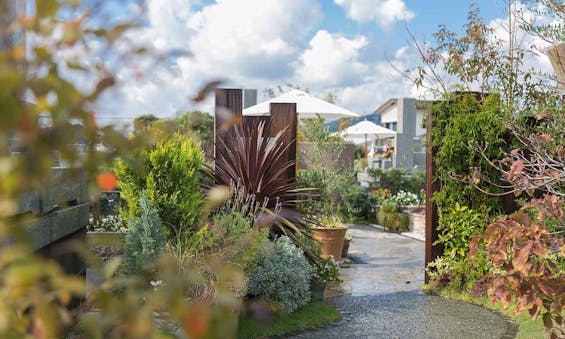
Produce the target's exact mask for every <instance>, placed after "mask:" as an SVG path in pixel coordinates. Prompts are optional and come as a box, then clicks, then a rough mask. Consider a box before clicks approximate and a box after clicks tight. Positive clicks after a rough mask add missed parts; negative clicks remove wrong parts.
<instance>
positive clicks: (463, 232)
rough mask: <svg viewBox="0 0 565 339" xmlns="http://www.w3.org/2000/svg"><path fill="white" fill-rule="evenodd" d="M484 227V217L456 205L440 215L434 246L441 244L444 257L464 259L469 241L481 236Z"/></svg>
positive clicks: (465, 207)
mask: <svg viewBox="0 0 565 339" xmlns="http://www.w3.org/2000/svg"><path fill="white" fill-rule="evenodd" d="M485 227H486V220H485V217H484V216H483V215H482V214H481V213H479V212H477V211H475V210H472V209H470V208H468V207H467V206H460V205H459V204H458V203H456V204H455V206H454V207H452V208H450V209H449V210H448V211H446V212H443V213H440V216H439V226H438V233H439V234H438V237H439V239H438V240H437V241H436V242H435V244H442V245H443V248H444V252H443V253H444V256H447V257H450V258H453V259H465V258H466V257H467V252H469V242H470V241H471V239H472V238H473V237H474V236H476V235H478V234H482V232H483V231H484V229H485Z"/></svg>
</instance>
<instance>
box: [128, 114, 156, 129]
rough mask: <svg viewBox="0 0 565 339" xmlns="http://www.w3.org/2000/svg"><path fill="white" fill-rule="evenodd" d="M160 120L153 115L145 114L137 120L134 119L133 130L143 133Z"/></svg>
mask: <svg viewBox="0 0 565 339" xmlns="http://www.w3.org/2000/svg"><path fill="white" fill-rule="evenodd" d="M157 120H159V118H157V117H156V116H154V115H153V114H145V115H141V116H138V117H137V118H135V119H133V130H134V131H136V132H137V131H141V130H143V129H145V128H147V127H149V126H150V125H151V124H152V123H154V122H155V121H157Z"/></svg>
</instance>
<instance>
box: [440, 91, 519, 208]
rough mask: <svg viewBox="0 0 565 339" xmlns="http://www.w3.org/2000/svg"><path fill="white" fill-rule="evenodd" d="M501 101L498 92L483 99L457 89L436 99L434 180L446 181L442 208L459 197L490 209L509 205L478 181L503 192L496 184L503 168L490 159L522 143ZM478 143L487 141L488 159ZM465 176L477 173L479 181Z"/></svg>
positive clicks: (485, 144) (442, 193)
mask: <svg viewBox="0 0 565 339" xmlns="http://www.w3.org/2000/svg"><path fill="white" fill-rule="evenodd" d="M501 107H502V103H501V101H500V98H498V97H497V96H496V95H489V96H488V97H487V98H485V99H480V98H478V97H477V96H476V95H475V94H466V95H461V94H460V95H453V96H450V97H447V98H446V100H442V101H439V102H438V103H436V104H435V105H434V107H433V110H434V115H433V116H434V117H433V119H434V121H433V123H434V129H433V133H432V140H433V144H434V147H436V149H437V152H436V155H435V156H434V163H435V165H436V172H435V173H434V176H435V178H434V180H438V181H439V182H441V189H440V190H439V191H438V192H436V193H435V194H434V197H433V200H434V202H435V203H436V204H437V206H438V209H439V210H440V211H447V210H448V209H449V208H451V207H453V206H455V204H456V203H459V204H462V205H465V206H469V207H470V208H472V209H474V210H476V211H479V212H481V213H483V214H484V215H496V214H499V213H500V212H501V211H503V206H502V200H501V199H500V197H497V196H492V195H488V194H484V193H483V192H481V191H480V190H478V189H477V188H476V187H475V184H478V185H479V186H480V187H481V188H482V189H483V190H487V191H491V192H493V193H500V192H501V189H500V188H498V187H497V186H496V185H503V183H502V181H501V177H500V173H499V172H498V170H497V169H495V168H494V167H493V166H491V165H490V164H489V161H490V160H496V159H498V160H501V159H502V158H503V157H504V153H503V150H511V149H514V148H516V147H514V146H513V145H512V142H513V141H512V140H513V138H512V137H510V132H509V131H508V128H507V127H506V125H505V119H506V118H507V117H506V116H505V114H504V113H503V112H502V108H501ZM487 145H488V147H485V146H487ZM476 146H482V147H485V157H486V159H485V157H483V156H482V155H481V154H480V153H479V152H477V150H476V148H475V147H476ZM487 159H489V160H487ZM479 172H480V176H479V175H478V173H479ZM465 178H474V181H475V183H473V182H471V181H470V180H461V179H465ZM489 183H494V185H491V184H489Z"/></svg>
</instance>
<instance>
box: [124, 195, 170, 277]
mask: <svg viewBox="0 0 565 339" xmlns="http://www.w3.org/2000/svg"><path fill="white" fill-rule="evenodd" d="M139 210H140V214H139V216H137V217H135V218H133V219H130V220H129V221H128V228H129V232H128V233H127V235H126V240H125V245H124V268H125V271H126V273H128V274H136V273H140V272H141V271H142V269H143V266H144V265H146V264H148V263H150V262H151V261H153V260H155V258H156V257H157V256H158V255H159V252H160V251H161V249H162V248H163V246H165V234H164V232H163V228H162V226H161V221H160V220H159V214H158V213H157V210H156V209H155V208H154V207H152V206H151V203H150V202H149V199H147V197H146V196H145V195H142V196H141V198H140V199H139Z"/></svg>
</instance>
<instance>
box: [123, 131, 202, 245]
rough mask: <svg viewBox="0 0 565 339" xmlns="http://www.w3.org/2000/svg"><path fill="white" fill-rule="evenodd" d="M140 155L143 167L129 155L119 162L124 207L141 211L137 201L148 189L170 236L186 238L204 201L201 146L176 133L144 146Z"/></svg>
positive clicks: (128, 214) (131, 215) (132, 211)
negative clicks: (129, 157)
mask: <svg viewBox="0 0 565 339" xmlns="http://www.w3.org/2000/svg"><path fill="white" fill-rule="evenodd" d="M137 156H139V155H134V156H133V157H134V158H135V157H137ZM141 157H143V164H144V165H143V168H139V167H135V166H131V165H130V163H132V162H131V161H129V160H130V159H127V158H122V159H120V160H119V161H118V163H117V164H116V171H115V172H116V174H117V176H118V179H119V181H118V188H119V189H120V191H121V195H122V197H123V199H124V200H125V202H126V207H125V209H124V211H123V212H124V213H125V215H126V217H127V218H128V219H130V218H134V217H136V216H139V215H140V213H141V211H140V207H139V206H138V204H137V202H138V201H139V199H140V196H141V195H142V192H143V191H146V194H147V198H148V199H149V201H150V202H151V204H152V205H153V206H154V207H155V208H156V209H157V211H158V213H159V217H160V219H161V222H162V223H163V225H165V230H166V235H167V237H168V238H169V239H171V238H175V237H176V238H178V239H183V238H185V235H190V234H192V233H193V232H194V229H193V225H194V224H195V222H196V218H197V217H198V216H199V213H200V207H201V206H202V203H203V201H204V193H203V192H202V190H201V187H200V183H201V180H202V171H201V168H202V162H203V159H204V155H203V153H202V150H201V149H200V148H199V147H198V145H197V144H196V143H194V142H193V141H191V140H190V139H187V138H183V137H180V136H177V137H175V138H172V139H170V140H167V141H165V142H163V143H160V144H158V145H157V146H156V147H154V148H150V149H146V150H144V151H143V153H142V154H141ZM179 234H180V236H179Z"/></svg>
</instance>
